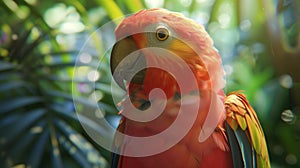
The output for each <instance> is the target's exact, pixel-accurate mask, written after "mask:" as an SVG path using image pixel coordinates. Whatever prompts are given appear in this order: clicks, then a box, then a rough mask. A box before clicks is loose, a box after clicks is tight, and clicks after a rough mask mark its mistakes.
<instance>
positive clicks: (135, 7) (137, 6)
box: [124, 0, 145, 13]
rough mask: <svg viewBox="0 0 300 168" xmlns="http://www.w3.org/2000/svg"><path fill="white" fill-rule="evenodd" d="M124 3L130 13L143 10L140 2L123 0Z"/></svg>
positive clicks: (138, 0) (137, 0)
mask: <svg viewBox="0 0 300 168" xmlns="http://www.w3.org/2000/svg"><path fill="white" fill-rule="evenodd" d="M124 2H125V4H126V6H127V7H128V8H129V9H130V11H131V12H134V13H135V12H137V11H140V10H141V9H144V8H145V7H144V6H143V4H142V2H141V1H140V0H125V1H124Z"/></svg>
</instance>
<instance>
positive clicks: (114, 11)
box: [96, 0, 124, 25]
mask: <svg viewBox="0 0 300 168" xmlns="http://www.w3.org/2000/svg"><path fill="white" fill-rule="evenodd" d="M96 2H97V3H98V4H99V5H101V6H103V8H104V9H105V10H106V12H107V15H108V16H109V17H110V18H111V20H112V21H114V22H115V24H116V25H118V24H120V23H121V21H122V20H123V19H124V14H123V12H122V11H121V9H120V8H119V7H118V5H117V4H116V3H115V2H114V1H113V0H96Z"/></svg>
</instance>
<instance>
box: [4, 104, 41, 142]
mask: <svg viewBox="0 0 300 168" xmlns="http://www.w3.org/2000/svg"><path fill="white" fill-rule="evenodd" d="M45 113H46V110H45V109H35V110H32V111H28V112H27V113H26V114H23V115H18V117H17V118H15V119H17V120H16V122H10V123H8V124H6V125H5V127H2V128H1V129H2V130H3V131H1V132H0V137H2V138H3V139H4V140H5V142H6V143H11V141H12V140H16V138H17V137H19V136H20V135H21V134H24V132H28V130H27V129H28V128H29V127H30V126H31V125H33V124H34V123H35V122H36V121H37V120H38V119H39V118H41V117H42V116H43V115H44V114H45ZM11 121H14V120H11ZM25 130H27V131H25Z"/></svg>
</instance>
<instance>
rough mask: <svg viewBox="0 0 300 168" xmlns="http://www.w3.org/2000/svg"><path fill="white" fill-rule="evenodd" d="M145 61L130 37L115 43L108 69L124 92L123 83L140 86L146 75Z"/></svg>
mask: <svg viewBox="0 0 300 168" xmlns="http://www.w3.org/2000/svg"><path fill="white" fill-rule="evenodd" d="M145 65H146V60H145V56H144V55H143V52H142V51H141V50H139V48H138V47H137V45H136V44H135V42H134V40H133V39H132V38H131V36H129V37H126V38H124V39H122V40H120V41H118V42H116V43H115V45H114V46H113V49H112V53H111V58H110V68H111V72H112V75H113V78H114V80H115V81H116V83H117V84H118V85H119V86H120V87H121V88H123V89H124V90H126V87H125V86H126V84H125V83H124V82H125V81H127V82H131V83H136V84H142V83H143V81H144V76H145V73H146V66H145Z"/></svg>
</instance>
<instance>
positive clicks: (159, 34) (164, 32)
mask: <svg viewBox="0 0 300 168" xmlns="http://www.w3.org/2000/svg"><path fill="white" fill-rule="evenodd" d="M169 34H170V33H169V30H168V29H167V28H166V27H163V26H160V27H158V28H157V29H156V38H157V40H159V41H165V40H167V39H168V38H169Z"/></svg>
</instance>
